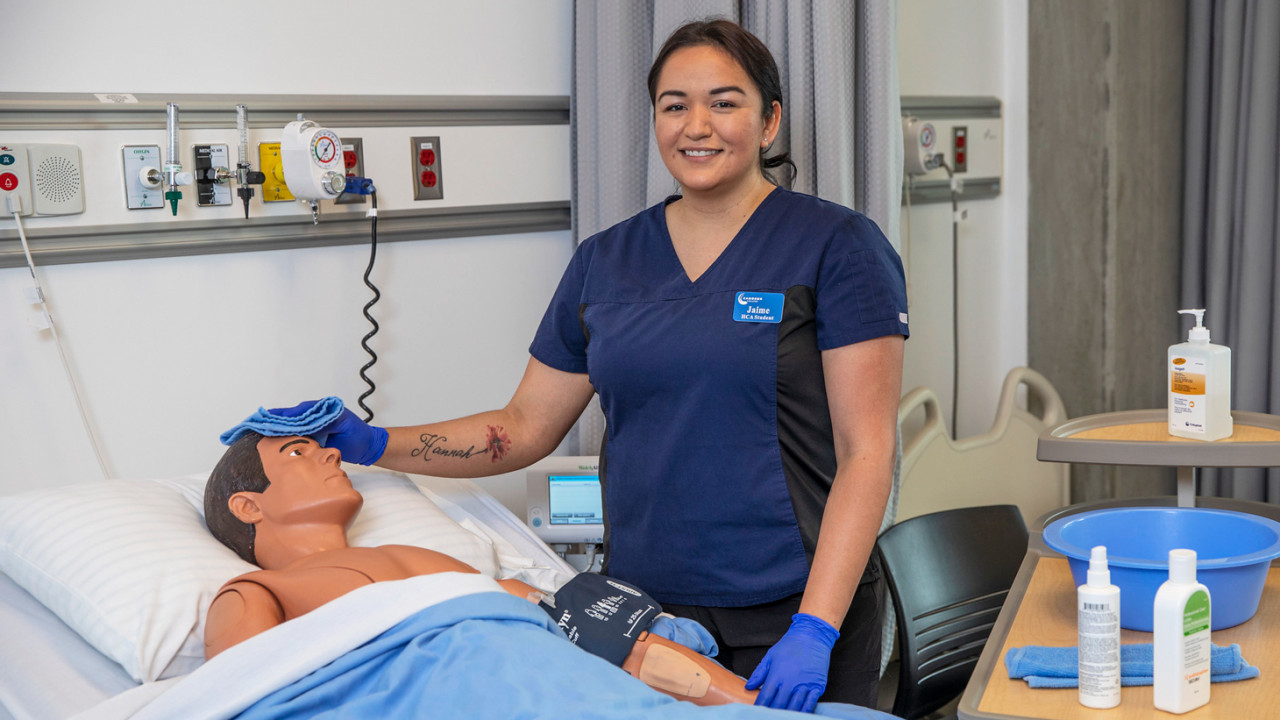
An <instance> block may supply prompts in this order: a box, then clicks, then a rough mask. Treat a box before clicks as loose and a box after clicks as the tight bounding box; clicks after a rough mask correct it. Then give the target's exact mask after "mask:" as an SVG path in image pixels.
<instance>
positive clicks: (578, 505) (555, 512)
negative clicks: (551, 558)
mask: <svg viewBox="0 0 1280 720" xmlns="http://www.w3.org/2000/svg"><path fill="white" fill-rule="evenodd" d="M599 468H600V466H599V459H598V458H597V457H594V456H585V457H551V458H547V459H545V460H543V461H541V462H539V463H537V464H536V465H533V466H532V467H530V468H529V469H528V470H527V471H526V473H525V478H526V482H527V490H528V511H527V514H526V517H525V520H526V522H528V524H529V527H530V528H532V529H533V532H534V533H535V534H536V535H537V536H538V537H540V538H542V540H543V542H547V543H602V542H604V502H603V496H602V495H601V489H600V469H599Z"/></svg>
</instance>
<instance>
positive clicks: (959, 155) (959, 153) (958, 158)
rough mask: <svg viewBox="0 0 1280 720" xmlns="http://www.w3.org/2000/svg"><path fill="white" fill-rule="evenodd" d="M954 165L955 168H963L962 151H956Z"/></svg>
mask: <svg viewBox="0 0 1280 720" xmlns="http://www.w3.org/2000/svg"><path fill="white" fill-rule="evenodd" d="M956 165H957V166H960V167H963V166H964V151H963V150H957V151H956Z"/></svg>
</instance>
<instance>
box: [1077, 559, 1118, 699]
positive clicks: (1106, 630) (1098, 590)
mask: <svg viewBox="0 0 1280 720" xmlns="http://www.w3.org/2000/svg"><path fill="white" fill-rule="evenodd" d="M1076 627H1077V630H1078V631H1079V645H1078V657H1079V666H1078V667H1077V675H1078V676H1079V678H1080V704H1081V705H1084V706H1085V707H1089V708H1113V707H1115V706H1117V705H1119V704H1120V588H1118V587H1116V586H1115V585H1112V584H1111V570H1110V569H1108V567H1107V548H1106V547H1105V546H1102V545H1099V546H1097V547H1095V548H1093V550H1092V552H1091V553H1090V556H1089V573H1088V582H1087V583H1086V584H1084V585H1081V586H1080V587H1079V589H1078V590H1077V591H1076Z"/></svg>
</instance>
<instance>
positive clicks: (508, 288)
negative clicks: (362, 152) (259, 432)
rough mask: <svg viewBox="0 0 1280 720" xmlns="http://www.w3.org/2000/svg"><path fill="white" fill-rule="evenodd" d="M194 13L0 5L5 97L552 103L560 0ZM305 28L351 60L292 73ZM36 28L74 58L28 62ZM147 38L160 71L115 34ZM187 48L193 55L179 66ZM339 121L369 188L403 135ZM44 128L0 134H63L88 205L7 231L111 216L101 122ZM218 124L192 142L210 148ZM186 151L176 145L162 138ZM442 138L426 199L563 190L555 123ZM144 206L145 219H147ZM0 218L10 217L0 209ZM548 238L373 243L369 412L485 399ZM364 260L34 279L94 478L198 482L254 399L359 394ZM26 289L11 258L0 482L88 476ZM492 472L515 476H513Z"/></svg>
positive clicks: (145, 268)
mask: <svg viewBox="0 0 1280 720" xmlns="http://www.w3.org/2000/svg"><path fill="white" fill-rule="evenodd" d="M211 10H212V8H210V7H204V6H196V5H190V4H186V3H168V4H155V3H141V2H119V3H112V4H102V3H97V2H90V1H88V0H84V1H81V2H68V1H66V0H64V1H62V2H58V1H56V0H52V1H50V2H45V3H18V4H17V5H16V6H15V7H13V8H9V9H8V11H7V13H6V22H5V23H3V24H2V25H0V46H3V47H5V48H6V52H7V53H10V55H9V57H11V58H18V59H19V60H18V67H19V68H21V70H17V71H11V72H9V73H7V75H6V79H5V83H4V84H5V90H8V91H17V92H126V93H157V92H158V93H163V92H181V93H233V94H234V93H289V94H293V93H319V94H414V95H459V94H476V95H502V94H511V95H567V94H568V93H569V86H570V53H571V48H572V5H571V3H570V2H569V1H568V0H557V1H556V2H549V1H543V2H537V3H507V2H474V1H473V2H468V3H453V2H448V1H447V0H432V1H429V2H422V1H419V0H395V1H386V0H384V1H382V2H376V3H368V4H363V5H357V4H350V3H339V2H335V1H334V0H313V1H312V2H309V3H306V4H304V5H297V4H279V3H258V2H248V1H246V0H233V1H231V2H224V3H221V4H219V5H218V6H217V7H216V14H214V15H211V14H210V13H211ZM316 18H334V19H336V20H335V22H337V24H336V25H330V29H331V30H333V31H334V32H335V33H336V36H337V37H339V38H342V39H345V40H348V41H349V44H348V45H347V47H349V48H358V52H360V53H364V54H366V55H367V59H364V60H359V59H358V58H357V56H356V55H353V54H350V53H348V54H347V55H345V56H344V59H343V60H342V62H341V63H339V64H338V65H337V66H336V67H334V68H329V69H324V70H320V69H317V68H315V67H303V66H299V65H297V64H296V62H297V61H298V60H299V59H306V60H315V59H317V58H320V57H322V56H323V52H322V51H324V50H325V48H324V47H322V46H320V45H318V44H314V43H313V42H312V41H311V40H310V38H311V37H314V36H315V35H316V32H315V30H314V28H315V27H316ZM211 21H212V22H211ZM211 24H212V25H213V26H215V28H216V32H212V33H209V34H208V35H207V37H204V38H198V37H197V35H196V33H195V32H194V28H197V27H201V26H204V25H211ZM55 27H56V28H57V30H58V38H59V42H60V43H61V46H62V47H75V48H76V52H75V53H66V52H57V53H53V52H48V46H47V31H48V32H51V30H49V29H51V28H55ZM169 29H172V30H173V31H174V33H175V34H174V36H173V39H174V45H173V53H172V55H173V57H174V60H172V61H168V62H166V61H162V60H154V61H142V60H140V58H141V57H143V54H142V53H140V52H139V50H138V49H137V48H136V47H135V46H134V45H132V44H131V43H133V42H134V41H133V40H129V39H128V38H142V40H140V42H147V43H150V45H149V47H153V48H154V49H157V50H159V47H158V46H156V45H155V43H158V42H160V41H161V40H162V39H163V38H164V37H166V31H167V30H169ZM232 30H236V31H237V32H232ZM197 47H199V48H202V49H203V50H205V51H207V52H205V53H204V54H202V55H200V56H199V57H197V55H196V52H195V49H196V48H197ZM353 52H354V51H353ZM90 60H91V61H90ZM11 69H12V66H11ZM250 112H251V113H252V108H251V109H250ZM335 129H336V128H335ZM219 132H221V131H219ZM360 132H361V134H363V135H365V137H366V140H365V147H366V152H367V153H369V154H370V160H369V162H370V164H371V165H374V166H375V167H374V168H373V169H372V170H371V171H370V173H369V174H370V175H374V176H375V179H378V176H377V175H376V170H377V169H376V164H377V163H378V162H379V160H378V157H379V156H378V154H377V153H376V152H370V149H371V146H370V141H371V139H372V140H373V142H375V143H377V142H381V140H380V138H383V137H386V138H387V140H386V142H387V143H394V144H395V145H396V147H397V148H399V146H400V145H401V144H404V145H405V146H406V147H407V143H403V142H402V141H403V138H400V137H398V136H397V137H394V138H392V137H390V134H391V133H392V131H390V130H387V129H383V128H378V129H364V130H362V131H360ZM147 133H149V134H145V136H140V137H139V138H137V139H132V138H131V139H130V140H131V141H133V142H152V143H160V144H162V145H163V133H158V134H157V133H156V132H155V131H147ZM469 133H471V134H469ZM188 134H189V133H188ZM224 134H225V133H224ZM402 134H403V135H405V136H407V135H409V134H429V133H419V132H412V133H408V132H406V133H402ZM50 135H51V134H50V133H27V136H26V137H21V138H19V137H16V136H15V137H12V138H10V137H9V136H6V139H10V140H11V141H24V140H26V141H33V140H39V141H46V142H58V141H61V142H75V143H77V144H80V145H81V146H82V147H83V149H84V162H85V177H86V182H85V185H86V196H87V198H88V200H89V205H90V208H89V212H87V213H86V214H85V215H83V216H78V217H72V218H67V219H65V220H59V219H56V218H33V219H31V221H30V223H29V229H30V230H31V233H32V234H33V235H38V233H39V232H40V230H41V229H42V228H44V227H49V226H52V225H56V224H88V225H94V224H100V223H117V222H125V221H128V220H127V219H124V218H128V217H132V216H129V215H126V214H125V213H124V211H123V210H122V209H121V208H120V207H119V204H120V200H119V198H117V197H115V195H117V194H118V193H117V192H116V190H117V188H115V187H114V185H112V186H111V187H110V189H109V190H108V191H103V190H102V188H101V185H100V184H98V181H97V180H95V177H94V176H93V173H95V172H99V171H102V172H107V173H108V174H112V175H113V176H118V173H119V169H118V163H119V159H118V156H116V155H115V153H118V152H119V150H118V145H119V143H120V142H121V141H122V138H121V136H120V132H117V131H111V133H107V134H106V135H105V136H104V135H99V134H97V133H76V134H75V135H74V137H71V136H69V137H64V138H55V137H50ZM233 136H234V133H231V134H230V135H229V136H227V137H223V136H221V135H218V134H217V133H214V134H213V135H208V136H202V137H201V140H200V141H202V142H207V141H212V142H228V141H231V142H234V137H233ZM450 138H454V144H452V145H450V144H449V139H450ZM530 138H532V139H530ZM193 141H194V140H191V139H189V138H188V137H185V136H184V139H183V146H184V147H185V146H186V145H188V144H189V143H190V142H193ZM442 145H443V146H444V157H445V159H446V168H445V173H446V178H447V179H446V184H445V187H446V198H447V199H448V201H447V202H445V203H441V204H442V205H444V204H471V203H504V202H532V201H539V200H548V199H550V200H567V199H568V197H569V181H568V177H569V175H568V167H569V157H568V129H567V127H564V126H557V127H547V126H543V127H538V128H486V129H475V128H460V129H456V131H450V133H448V134H444V135H442ZM535 146H536V147H535ZM520 147H524V148H525V149H524V150H520V149H519V148H520ZM104 148H105V149H104ZM373 149H374V150H376V147H375V148H373ZM396 152H397V153H399V150H397V151H396ZM521 152H527V153H533V154H532V155H530V156H527V157H526V156H525V155H521V154H520V153H521ZM529 157H532V158H534V160H535V161H536V162H537V165H535V167H536V168H537V172H536V173H535V174H530V172H529V167H530V165H529V162H530V161H529ZM463 158H467V162H466V163H463V164H459V165H454V166H449V165H448V164H447V163H448V162H449V160H450V159H452V160H454V161H460V160H461V159H463ZM504 160H505V161H506V162H505V163H504ZM450 167H452V168H453V174H450ZM95 168H97V169H95ZM103 168H105V170H103ZM521 168H523V170H521ZM406 175H407V173H406ZM406 183H407V180H406ZM379 184H380V186H386V189H385V190H382V191H380V193H379V194H380V195H383V194H384V192H385V193H386V198H387V203H388V204H390V205H391V206H393V207H394V206H397V205H399V206H403V205H404V204H405V203H408V202H409V201H408V195H407V192H408V191H407V186H406V188H399V187H398V186H392V185H391V184H389V183H385V182H384V181H381V180H379ZM95 190H96V191H97V193H96V197H95ZM107 196H110V197H107ZM401 196H403V197H401ZM104 198H106V199H105V200H104ZM237 202H238V200H237ZM330 209H332V208H330ZM285 211H291V212H297V208H296V207H294V208H289V209H285V210H276V209H267V208H264V207H263V206H262V205H260V204H256V203H255V205H254V212H255V213H259V212H261V213H272V212H285ZM353 211H358V210H353ZM144 212H147V213H150V214H149V215H147V216H146V217H147V218H148V222H161V221H164V218H163V217H162V216H161V213H163V214H164V215H167V214H168V213H167V211H144ZM198 212H200V210H197V209H195V208H194V203H190V204H184V205H183V206H182V208H180V213H181V214H182V217H186V218H189V219H190V218H197V217H198V218H201V219H204V218H206V217H216V216H217V215H203V216H202V215H198V214H197V213H198ZM211 212H214V213H223V215H228V214H229V215H231V216H234V214H235V212H237V211H236V210H235V209H234V208H233V209H232V210H230V211H225V212H224V211H223V210H221V209H220V210H214V211H211ZM0 227H4V228H9V227H11V222H6V221H4V220H3V219H0ZM571 251H572V248H571V239H570V237H569V234H568V232H541V233H527V234H517V235H506V236H499V237H486V238H463V239H456V240H434V241H418V242H397V243H384V244H382V245H381V246H380V248H379V254H378V265H377V269H376V271H375V272H374V276H373V279H374V281H375V283H376V284H378V286H379V287H380V288H381V290H382V293H383V299H382V301H381V302H380V303H379V304H378V305H377V306H376V308H375V310H374V314H375V315H376V316H377V318H378V320H379V321H380V322H381V323H382V331H381V332H380V334H379V335H378V336H377V337H376V338H375V339H374V341H373V343H372V344H373V345H374V347H375V349H376V350H377V352H378V354H379V358H380V359H379V361H378V364H377V366H375V368H374V370H373V371H372V373H371V374H372V376H373V377H374V380H375V382H376V383H377V384H378V390H377V393H376V395H375V396H374V397H373V399H372V400H371V405H372V406H373V407H374V408H375V410H376V411H377V414H378V415H377V421H378V422H379V423H383V424H405V423H412V422H424V421H429V420H436V419H443V418H446V417H453V416H457V415H460V414H465V413H471V412H477V411H480V410H484V409H488V408H491V407H494V406H498V405H501V404H502V403H504V402H505V401H506V400H507V398H508V397H509V396H510V393H511V391H512V390H513V389H514V387H515V385H516V383H517V382H518V381H519V378H520V375H521V373H522V372H523V369H524V366H525V362H526V361H527V359H528V352H527V348H528V344H529V341H530V339H531V338H532V334H533V331H534V329H535V327H536V325H537V322H538V320H539V319H540V318H541V315H542V312H543V310H544V308H545V307H546V303H547V301H548V299H549V298H550V296H551V293H552V292H553V291H554V288H555V285H556V283H557V282H558V280H559V277H560V274H561V272H562V271H563V268H564V266H565V264H566V263H567V262H568V259H569V255H570V253H571ZM367 259H368V247H367V246H347V247H336V248H316V249H304V250H294V251H273V252H257V253H243V254H227V255H207V256H196V257H180V258H166V259H155V260H136V261H121V262H110V263H89V264H82V265H59V266H49V267H45V268H42V269H41V275H42V280H43V281H44V285H45V288H46V290H47V292H48V295H49V297H50V303H51V307H52V309H53V311H54V312H55V319H56V321H57V322H58V325H59V327H60V329H61V333H62V336H63V340H64V342H65V344H66V346H67V349H68V352H69V355H70V361H71V364H72V367H73V370H74V373H75V375H76V376H77V377H78V378H79V379H80V381H81V385H82V389H83V391H84V397H85V401H86V403H87V406H88V409H89V412H90V414H91V419H92V422H93V425H94V426H95V427H96V428H97V429H98V431H99V432H100V434H101V439H102V443H103V446H104V448H105V450H106V456H107V461H108V464H109V465H110V468H111V470H112V472H113V474H114V475H116V476H118V477H149V476H162V475H170V474H176V473H189V472H201V471H206V470H208V469H209V468H210V467H212V465H213V463H214V462H215V461H216V459H217V458H218V457H219V456H220V455H221V451H222V448H221V446H220V445H219V444H218V442H217V439H216V438H217V435H218V434H219V433H220V432H221V431H222V430H225V429H226V428H227V427H228V426H230V425H232V424H234V423H236V422H237V421H239V420H240V419H241V418H243V417H244V416H246V415H247V414H249V413H250V412H252V411H253V410H254V409H256V408H257V407H258V406H259V405H266V406H273V405H276V404H292V403H294V402H297V401H299V400H302V399H306V398H314V397H319V396H323V395H328V394H336V395H340V396H342V397H343V398H344V399H345V400H347V402H348V403H349V404H354V402H355V399H356V397H358V395H359V394H360V393H361V392H362V391H363V389H364V386H363V383H362V382H361V381H360V380H359V378H358V376H357V371H358V369H359V368H360V366H361V365H362V364H364V362H365V361H366V360H367V356H366V355H365V354H364V352H363V350H362V349H361V348H360V346H359V341H360V338H361V336H363V335H364V334H365V332H367V330H368V325H367V323H366V321H365V320H364V318H363V317H362V316H361V313H360V310H361V307H362V306H363V305H364V303H365V302H366V300H367V299H368V297H369V295H370V293H369V291H368V290H367V289H366V288H365V287H364V285H363V283H362V282H361V279H360V278H361V274H362V273H363V271H364V267H365V264H366V262H367ZM29 284H30V278H29V275H28V273H27V271H26V270H25V269H5V270H0V493H3V492H16V491H20V490H22V489H25V488H34V487H40V486H48V485H55V484H64V483H69V482H74V481H78V480H87V479H93V478H96V477H98V476H99V473H98V471H97V467H96V463H95V461H94V460H93V455H92V451H91V449H90V446H89V444H88V442H87V440H86V438H85V437H84V433H83V431H82V429H81V424H80V421H79V417H78V415H77V412H76V409H75V404H74V402H73V399H72V396H71V391H70V388H69V385H68V383H67V381H66V379H65V378H64V376H63V373H62V371H61V368H60V366H59V361H58V359H57V353H56V350H55V348H54V345H53V343H52V340H51V338H50V337H49V334H48V333H47V332H44V333H38V332H36V331H34V330H32V329H31V328H30V327H29V326H28V324H27V320H28V317H29V316H30V314H31V309H30V307H29V306H28V305H26V303H25V301H24V300H23V297H22V292H23V288H24V287H26V286H27V285H29ZM507 480H509V481H515V482H517V483H522V482H523V480H522V475H521V477H520V478H514V477H512V478H507ZM502 482H503V479H498V480H495V481H493V483H495V484H492V485H491V487H498V486H499V485H500V484H501V483H502ZM520 487H521V492H522V491H523V486H522V484H521V485H520ZM497 494H499V495H500V497H501V495H502V493H501V490H499V492H498V493H497Z"/></svg>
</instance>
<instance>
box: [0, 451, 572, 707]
mask: <svg viewBox="0 0 1280 720" xmlns="http://www.w3.org/2000/svg"><path fill="white" fill-rule="evenodd" d="M411 477H412V479H413V481H414V483H415V484H416V485H417V486H418V487H419V489H421V490H422V491H423V493H424V494H425V495H426V496H427V497H429V498H430V499H431V500H432V501H434V502H435V503H436V504H437V505H439V506H440V508H441V509H442V510H444V512H445V514H447V515H448V516H449V517H451V518H453V519H454V520H455V521H457V522H458V523H460V524H462V525H463V526H464V527H467V528H468V529H470V530H472V531H473V532H480V533H481V534H484V535H486V536H488V537H490V538H491V539H493V540H494V544H495V547H497V548H498V550H499V555H500V558H499V559H500V560H502V564H503V566H504V570H505V569H509V568H510V565H509V564H508V563H509V561H510V560H511V558H519V557H524V558H528V559H532V560H533V561H534V564H535V565H536V566H540V567H535V568H526V569H524V570H522V571H521V572H520V573H519V574H517V577H520V578H521V579H523V580H525V581H526V582H531V583H532V584H535V585H539V586H558V585H559V584H561V583H562V582H563V581H564V580H567V579H568V578H569V577H571V576H572V575H574V574H576V572H577V571H576V570H574V569H573V568H572V567H571V566H569V565H568V564H567V563H565V561H564V560H563V559H561V558H560V557H559V556H558V555H556V554H555V552H554V551H552V550H551V548H549V547H548V546H547V545H546V544H545V543H543V542H542V541H541V540H539V539H538V538H537V536H536V535H534V534H533V531H532V530H530V529H529V527H528V526H527V525H525V524H524V522H522V521H521V520H520V519H518V518H517V517H516V516H515V515H513V514H512V513H511V511H510V510H508V509H507V508H506V507H505V506H503V505H502V504H501V503H500V502H498V501H497V499H495V498H494V497H493V496H492V495H490V494H489V493H487V492H485V491H484V490H483V489H481V488H480V487H479V486H478V485H476V484H475V483H473V482H471V481H470V480H466V479H454V478H435V477H424V476H411ZM504 546H505V550H506V551H505V552H504ZM517 564H518V563H517ZM504 574H507V573H504ZM136 686H137V683H135V682H134V681H133V679H132V678H130V677H129V675H128V673H126V672H125V671H124V669H123V668H121V667H120V666H119V665H117V664H116V663H115V662H113V661H111V660H110V659H108V658H107V657H106V656H104V655H102V654H101V653H99V652H98V651H97V650H96V649H94V648H93V646H91V645H89V644H88V643H86V642H85V641H84V640H83V639H82V638H81V637H80V636H79V635H78V634H76V632H75V631H74V630H72V629H71V628H69V627H67V625H66V624H64V623H63V622H62V621H61V620H60V619H58V617H57V616H56V615H54V614H53V613H52V612H50V611H49V610H48V609H47V608H45V607H44V606H43V605H41V604H40V603H39V601H37V600H36V599H35V598H33V597H32V596H31V595H30V594H28V593H27V592H26V591H25V590H23V589H22V588H20V587H18V586H17V585H16V584H15V583H14V582H13V581H12V580H10V579H9V578H8V577H6V576H4V575H3V574H0V720H61V719H63V718H69V717H71V716H73V715H76V714H77V713H81V712H84V711H86V710H89V709H90V708H92V707H94V706H95V705H97V704H99V703H101V702H104V701H106V700H107V699H109V698H111V697H112V696H115V695H118V694H119V693H122V692H124V691H126V690H129V689H132V688H134V687H136Z"/></svg>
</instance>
